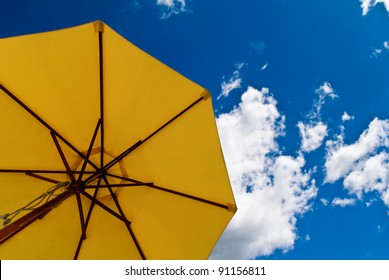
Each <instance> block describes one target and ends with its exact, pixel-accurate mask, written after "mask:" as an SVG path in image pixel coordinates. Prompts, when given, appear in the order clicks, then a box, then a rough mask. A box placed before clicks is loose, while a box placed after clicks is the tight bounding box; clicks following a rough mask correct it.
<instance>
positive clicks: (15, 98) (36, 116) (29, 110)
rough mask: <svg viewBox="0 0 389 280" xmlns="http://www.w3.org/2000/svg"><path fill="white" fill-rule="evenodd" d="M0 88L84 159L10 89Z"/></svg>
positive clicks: (82, 155)
mask: <svg viewBox="0 0 389 280" xmlns="http://www.w3.org/2000/svg"><path fill="white" fill-rule="evenodd" d="M0 89H1V90H3V91H4V92H5V93H6V94H7V95H8V96H9V97H10V98H12V99H13V100H14V101H15V102H16V103H18V104H19V105H20V106H21V107H22V108H23V109H24V110H26V111H27V112H28V113H29V114H30V115H31V116H33V117H34V118H35V119H36V120H37V121H39V122H40V123H41V124H42V125H43V126H45V127H46V128H47V129H48V130H50V132H51V133H54V134H55V135H56V136H57V137H58V138H59V139H61V140H62V141H63V142H64V143H65V144H66V145H68V146H69V148H71V149H72V150H73V151H74V152H76V153H77V154H78V155H79V156H80V157H81V158H83V159H85V155H84V154H83V153H81V152H80V151H79V150H78V149H77V148H76V147H75V146H73V145H72V144H71V143H70V142H69V141H68V140H66V138H65V137H63V136H62V135H61V134H60V133H58V132H57V131H56V130H55V129H54V128H53V127H51V126H50V125H49V124H48V123H47V122H46V121H44V120H43V119H42V118H41V117H40V116H38V114H36V113H35V112H34V111H33V110H31V108H29V107H28V106H27V105H26V104H24V103H23V102H22V101H21V100H20V99H19V98H17V97H16V96H15V95H14V94H13V93H12V92H11V91H9V90H8V89H7V88H6V87H5V86H4V85H2V84H0ZM89 163H90V164H91V165H92V166H93V167H94V168H95V169H96V170H98V169H99V168H98V167H97V166H96V165H95V164H94V163H93V162H91V161H89Z"/></svg>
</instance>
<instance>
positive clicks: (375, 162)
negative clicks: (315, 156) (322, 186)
mask: <svg viewBox="0 0 389 280" xmlns="http://www.w3.org/2000/svg"><path fill="white" fill-rule="evenodd" d="M343 138H344V137H343V136H338V139H337V140H335V141H327V155H326V162H325V173H326V178H325V182H328V183H333V182H335V181H337V180H339V179H342V178H343V179H344V181H343V186H344V187H345V189H347V190H348V191H349V192H350V193H351V194H355V195H357V197H358V198H360V199H361V198H362V195H363V193H366V192H377V193H379V194H380V197H381V199H382V200H383V201H384V202H385V204H386V205H387V206H388V207H389V154H388V152H387V150H388V148H389V120H379V119H378V118H375V119H374V120H373V121H372V122H371V123H370V124H369V127H368V128H367V129H366V130H365V131H364V132H363V133H362V134H361V135H360V137H359V139H358V140H357V141H356V142H355V143H353V144H350V145H346V144H344V143H343Z"/></svg>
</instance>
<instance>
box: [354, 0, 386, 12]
mask: <svg viewBox="0 0 389 280" xmlns="http://www.w3.org/2000/svg"><path fill="white" fill-rule="evenodd" d="M360 2H361V7H362V14H363V15H364V16H365V15H367V13H368V12H369V11H370V9H371V8H372V7H374V6H375V5H377V4H378V3H382V4H384V6H385V8H386V10H387V11H388V12H389V0H360Z"/></svg>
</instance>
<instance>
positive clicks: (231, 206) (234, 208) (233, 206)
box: [227, 203, 238, 214]
mask: <svg viewBox="0 0 389 280" xmlns="http://www.w3.org/2000/svg"><path fill="white" fill-rule="evenodd" d="M227 206H228V209H227V210H228V212H232V213H234V214H235V213H236V211H238V207H237V206H236V204H235V203H234V204H232V203H228V204H227Z"/></svg>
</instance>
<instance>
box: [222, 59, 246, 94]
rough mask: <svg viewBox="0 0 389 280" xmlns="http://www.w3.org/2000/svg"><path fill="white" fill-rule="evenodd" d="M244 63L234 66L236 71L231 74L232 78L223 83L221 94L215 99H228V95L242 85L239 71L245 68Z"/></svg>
mask: <svg viewBox="0 0 389 280" xmlns="http://www.w3.org/2000/svg"><path fill="white" fill-rule="evenodd" d="M245 65H246V64H245V63H238V64H237V65H236V68H237V69H236V70H235V71H234V73H233V74H232V77H231V78H230V79H228V81H224V77H223V81H222V84H221V88H222V92H221V93H220V95H219V96H218V97H217V99H220V98H221V97H228V96H229V95H230V92H231V91H233V90H234V89H238V88H240V87H241V84H242V78H241V77H240V70H241V69H242V68H243V66H245Z"/></svg>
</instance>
